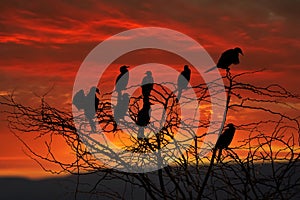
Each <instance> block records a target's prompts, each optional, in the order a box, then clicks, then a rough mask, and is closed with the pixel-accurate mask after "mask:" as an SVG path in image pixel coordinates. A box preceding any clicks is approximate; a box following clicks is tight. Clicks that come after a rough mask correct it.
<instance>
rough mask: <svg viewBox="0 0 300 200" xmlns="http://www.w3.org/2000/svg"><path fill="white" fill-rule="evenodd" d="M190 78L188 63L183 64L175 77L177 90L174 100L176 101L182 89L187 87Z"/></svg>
mask: <svg viewBox="0 0 300 200" xmlns="http://www.w3.org/2000/svg"><path fill="white" fill-rule="evenodd" d="M190 79H191V70H190V68H189V66H188V65H184V69H183V71H182V72H181V73H180V75H179V76H178V79H177V90H178V94H177V100H176V101H177V102H178V101H179V100H180V98H181V93H182V90H183V89H185V88H186V87H187V85H188V83H189V81H190Z"/></svg>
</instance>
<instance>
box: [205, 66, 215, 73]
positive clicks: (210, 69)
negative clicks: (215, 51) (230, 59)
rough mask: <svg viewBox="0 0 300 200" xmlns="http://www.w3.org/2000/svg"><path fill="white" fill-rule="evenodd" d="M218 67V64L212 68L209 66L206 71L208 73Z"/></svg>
mask: <svg viewBox="0 0 300 200" xmlns="http://www.w3.org/2000/svg"><path fill="white" fill-rule="evenodd" d="M216 68H217V66H214V67H212V68H209V69H208V70H206V71H205V72H204V73H208V72H210V71H212V70H214V69H216Z"/></svg>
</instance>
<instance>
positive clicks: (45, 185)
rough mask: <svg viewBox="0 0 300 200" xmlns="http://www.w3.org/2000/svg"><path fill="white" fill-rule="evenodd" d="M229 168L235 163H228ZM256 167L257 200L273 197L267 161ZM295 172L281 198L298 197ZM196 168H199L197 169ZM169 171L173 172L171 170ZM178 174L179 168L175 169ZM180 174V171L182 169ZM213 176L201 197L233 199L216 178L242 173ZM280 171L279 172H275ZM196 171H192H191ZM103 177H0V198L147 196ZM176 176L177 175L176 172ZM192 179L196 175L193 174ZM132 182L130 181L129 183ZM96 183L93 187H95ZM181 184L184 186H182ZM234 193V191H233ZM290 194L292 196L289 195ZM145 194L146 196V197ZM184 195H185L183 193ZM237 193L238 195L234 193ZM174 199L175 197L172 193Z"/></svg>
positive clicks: (299, 173)
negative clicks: (289, 188) (258, 189)
mask: <svg viewBox="0 0 300 200" xmlns="http://www.w3.org/2000/svg"><path fill="white" fill-rule="evenodd" d="M283 165H286V164H276V165H275V166H274V167H275V168H277V169H279V170H280V168H282V166H283ZM232 167H233V168H235V167H237V166H232ZM254 167H255V168H256V169H260V171H257V178H261V179H264V178H265V179H266V181H265V182H261V183H259V184H260V185H257V186H255V187H260V190H261V191H262V193H261V194H258V195H259V197H260V199H263V198H269V197H270V198H272V197H273V198H272V199H277V197H278V196H277V195H278V194H276V193H272V192H273V190H272V187H275V186H276V181H275V180H274V181H273V180H272V179H268V177H269V178H270V177H271V176H272V170H271V168H272V166H271V164H263V165H260V164H256V166H254ZM294 167H295V171H294V174H293V176H292V178H291V179H289V180H287V181H286V182H282V183H281V184H282V185H290V186H291V187H293V190H292V191H293V193H294V195H292V193H291V191H289V194H285V191H282V194H284V196H283V197H284V199H295V200H296V199H300V185H299V180H300V170H299V168H300V163H297V165H295V166H294ZM195 170H196V169H195V168H191V169H189V171H190V172H191V173H192V174H193V171H195ZM198 170H199V169H198ZM206 170H207V169H205V168H203V169H201V171H203V173H204V172H205V171H206ZM171 171H173V170H172V169H171ZM179 173H180V171H179ZM182 173H184V171H183V170H182ZM213 173H214V175H213V176H211V178H210V179H209V181H208V185H207V187H206V189H205V192H204V195H203V197H204V198H203V199H232V198H234V197H233V196H231V195H228V194H226V192H225V190H222V188H223V189H224V187H226V188H228V187H230V185H226V182H224V181H220V180H219V179H218V177H219V176H218V174H219V175H221V174H222V176H224V174H223V173H226V176H227V177H228V178H229V179H231V184H234V182H235V181H234V179H236V178H237V176H243V172H240V173H239V174H238V175H237V174H234V173H233V172H230V171H225V172H224V171H222V165H217V166H215V170H214V172H213ZM278 173H280V171H278ZM156 174H157V172H151V173H148V174H147V175H148V177H149V178H150V179H153V181H154V182H155V180H157V175H156ZM195 174H196V173H195ZM104 176H105V172H104V171H103V172H98V173H97V174H89V175H81V176H80V177H79V184H78V187H77V178H78V177H77V176H75V175H72V176H66V177H60V178H46V179H41V180H30V179H25V178H14V177H11V178H10V177H7V178H0V184H1V185H0V186H1V187H0V199H1V200H17V199H24V200H27V199H28V200H29V199H30V200H35V199H44V200H54V199H58V200H65V199H66V200H67V199H68V200H70V199H75V193H76V190H77V191H78V192H77V193H76V199H80V200H85V199H91V200H93V199H101V200H103V199H151V198H150V197H149V196H147V195H146V192H145V191H144V189H143V188H141V187H139V186H138V183H139V182H138V180H132V181H131V183H128V182H127V183H126V182H125V181H124V180H126V177H127V176H126V174H123V175H122V174H120V173H113V172H112V173H110V174H109V175H107V176H106V177H105V178H104V179H103V180H102V181H101V182H100V183H99V184H97V182H98V181H99V180H100V179H101V178H103V177H104ZM178 176H180V174H178ZM195 178H196V177H195ZM283 180H284V179H283ZM133 183H134V184H133ZM95 186H96V187H95ZM165 187H166V190H168V189H170V188H168V184H166V186H165ZM182 187H184V186H182ZM234 187H235V188H236V191H237V193H238V191H239V190H242V188H239V187H243V185H234ZM211 188H214V190H215V191H217V192H216V193H212V191H211ZM247 193H248V195H249V199H255V197H254V194H253V192H252V191H251V190H250V191H248V192H247ZM237 195H238V194H237ZM290 195H292V196H290ZM146 196H147V197H146ZM187 196H188V195H187ZM238 196H239V195H238ZM174 199H176V197H175V196H174Z"/></svg>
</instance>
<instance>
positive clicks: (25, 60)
mask: <svg viewBox="0 0 300 200" xmlns="http://www.w3.org/2000/svg"><path fill="white" fill-rule="evenodd" d="M299 4H300V2H299V1H280V0H274V1H268V0H264V1H251V0H246V1H240V0H229V1H211V0H200V1H199V0H189V1H186V0H174V1H169V2H167V1H158V0H154V1H147V2H146V1H138V0H133V1H129V0H128V1H122V0H107V1H99V0H85V1H80V0H75V1H71V0H64V1H58V0H51V1H50V0H45V1H38V0H33V1H21V0H19V1H17V0H15V1H14V0H1V2H0V13H1V15H0V56H1V59H0V94H6V93H7V92H8V93H9V92H11V91H13V90H15V93H16V95H17V96H18V98H19V99H22V102H23V103H25V104H26V103H29V102H32V100H33V96H34V95H33V92H34V93H37V94H40V95H41V94H43V93H44V92H45V90H47V89H48V88H50V87H51V86H52V85H54V89H53V91H52V92H51V93H50V95H49V97H48V98H49V99H51V101H53V104H58V103H59V105H61V106H62V107H63V106H69V105H68V104H67V103H69V102H70V101H71V95H72V87H73V82H74V79H75V76H76V72H77V70H78V69H79V67H80V64H81V63H82V62H83V60H84V58H85V57H86V56H87V54H88V53H89V52H90V51H91V50H92V49H93V48H94V47H95V46H96V45H97V44H99V43H100V42H101V41H103V40H105V39H106V38H107V37H109V36H112V35H115V34H117V33H119V32H121V31H125V30H129V29H132V28H138V27H148V26H158V27H164V28H169V29H174V30H176V31H179V32H182V33H184V34H186V35H188V36H190V37H191V38H193V39H195V40H196V41H198V42H199V43H200V44H201V45H202V46H203V47H204V48H205V49H206V51H207V52H208V53H209V54H210V55H211V57H212V58H213V59H214V61H215V62H216V61H217V59H218V57H219V54H220V53H221V52H222V51H224V50H225V49H228V48H233V47H236V46H239V47H241V48H242V49H243V51H244V53H245V56H244V57H242V58H241V64H240V65H239V66H236V67H234V70H235V72H236V73H237V72H239V71H244V70H256V69H261V68H265V69H267V72H265V73H264V74H263V75H260V76H256V77H255V80H252V81H255V83H257V84H267V83H274V82H275V83H280V84H282V85H283V86H284V87H286V88H288V89H289V90H291V91H292V92H294V93H298V94H300V88H299V78H298V77H299V75H300V57H299V55H298V53H299V49H300V26H299V25H298V24H299V18H300V14H299V11H298V9H299V6H300V5H299ZM165 59H167V58H165ZM112 79H115V75H112ZM296 106H298V108H299V107H300V106H299V104H297V105H296ZM0 109H3V108H2V107H0ZM0 120H1V122H0V138H1V139H0V150H1V151H0V175H22V176H27V177H35V176H40V175H43V172H42V170H41V169H40V168H39V167H38V165H37V164H36V163H34V162H33V161H32V160H30V159H29V158H27V157H26V155H25V154H24V153H23V152H22V145H21V144H20V142H18V141H17V139H16V138H15V137H14V136H13V135H12V134H11V133H10V132H9V130H8V129H7V122H6V120H5V116H4V115H1V116H0Z"/></svg>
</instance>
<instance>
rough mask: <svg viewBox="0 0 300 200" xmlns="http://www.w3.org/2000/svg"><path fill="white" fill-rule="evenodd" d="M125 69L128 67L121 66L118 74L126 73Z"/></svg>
mask: <svg viewBox="0 0 300 200" xmlns="http://www.w3.org/2000/svg"><path fill="white" fill-rule="evenodd" d="M127 68H129V66H126V65H123V66H122V67H120V72H121V73H125V72H128V69H127Z"/></svg>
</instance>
